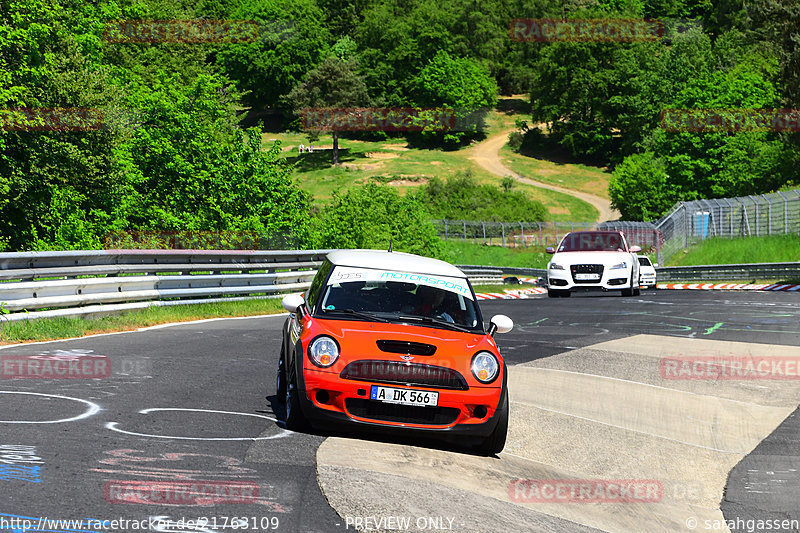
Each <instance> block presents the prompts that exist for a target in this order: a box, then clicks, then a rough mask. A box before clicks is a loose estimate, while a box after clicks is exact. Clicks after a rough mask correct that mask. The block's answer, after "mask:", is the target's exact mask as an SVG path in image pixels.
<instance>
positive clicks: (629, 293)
mask: <svg viewBox="0 0 800 533" xmlns="http://www.w3.org/2000/svg"><path fill="white" fill-rule="evenodd" d="M621 294H622V296H633V289H622V292H621Z"/></svg>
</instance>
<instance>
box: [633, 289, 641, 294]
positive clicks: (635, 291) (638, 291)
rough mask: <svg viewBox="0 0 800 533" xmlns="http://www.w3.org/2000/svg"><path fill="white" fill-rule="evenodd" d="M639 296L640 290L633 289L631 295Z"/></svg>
mask: <svg viewBox="0 0 800 533" xmlns="http://www.w3.org/2000/svg"><path fill="white" fill-rule="evenodd" d="M640 294H642V290H641V289H633V295H634V296H639V295H640Z"/></svg>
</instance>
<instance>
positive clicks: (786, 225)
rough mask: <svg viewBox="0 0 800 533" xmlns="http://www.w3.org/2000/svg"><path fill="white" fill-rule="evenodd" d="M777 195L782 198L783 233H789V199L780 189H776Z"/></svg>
mask: <svg viewBox="0 0 800 533" xmlns="http://www.w3.org/2000/svg"><path fill="white" fill-rule="evenodd" d="M778 196H780V197H781V198H783V234H784V235H786V234H788V233H789V200H787V199H786V197H785V196H784V195H783V193H782V192H781V191H778Z"/></svg>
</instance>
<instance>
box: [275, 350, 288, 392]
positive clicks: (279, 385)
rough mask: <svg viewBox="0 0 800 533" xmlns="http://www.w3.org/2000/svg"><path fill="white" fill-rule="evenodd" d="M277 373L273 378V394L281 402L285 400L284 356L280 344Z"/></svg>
mask: <svg viewBox="0 0 800 533" xmlns="http://www.w3.org/2000/svg"><path fill="white" fill-rule="evenodd" d="M277 374H278V375H277V376H276V378H275V396H277V398H278V401H279V402H281V403H283V402H285V401H286V358H285V356H284V351H283V346H281V357H280V359H278V372H277Z"/></svg>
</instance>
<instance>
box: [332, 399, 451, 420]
mask: <svg viewBox="0 0 800 533" xmlns="http://www.w3.org/2000/svg"><path fill="white" fill-rule="evenodd" d="M345 407H346V408H347V411H348V412H349V413H350V414H351V415H353V416H357V417H359V418H367V419H370V420H378V421H381V422H401V423H407V424H426V425H431V426H447V425H450V424H452V423H453V422H455V421H456V420H457V419H458V415H459V414H460V413H461V411H460V410H459V409H456V408H455V407H418V406H415V405H398V404H392V403H383V402H377V401H374V400H362V399H361V398H348V399H347V400H345Z"/></svg>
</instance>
